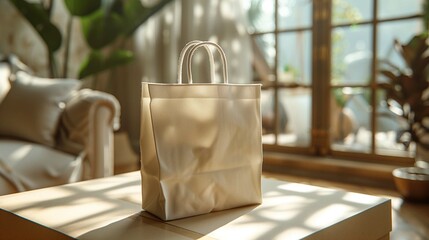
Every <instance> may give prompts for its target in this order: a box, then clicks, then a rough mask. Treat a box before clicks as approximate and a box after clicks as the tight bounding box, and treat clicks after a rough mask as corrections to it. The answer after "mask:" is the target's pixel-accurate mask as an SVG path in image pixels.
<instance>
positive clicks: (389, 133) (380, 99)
mask: <svg viewBox="0 0 429 240" xmlns="http://www.w3.org/2000/svg"><path fill="white" fill-rule="evenodd" d="M400 114H401V110H400V108H397V107H396V106H395V105H392V106H388V104H387V103H386V92H385V90H377V112H376V116H375V119H376V129H377V130H376V132H375V139H376V143H375V146H376V149H377V151H378V152H380V153H382V154H388V155H400V154H401V151H404V150H405V149H406V147H405V145H404V144H402V143H400V141H399V139H400V138H401V136H402V135H401V132H403V131H404V130H406V129H407V128H408V126H407V121H406V120H405V119H404V118H402V117H401V116H400ZM402 137H404V138H405V137H407V135H406V134H405V135H403V136H402ZM402 139H403V138H402ZM402 154H404V153H402Z"/></svg>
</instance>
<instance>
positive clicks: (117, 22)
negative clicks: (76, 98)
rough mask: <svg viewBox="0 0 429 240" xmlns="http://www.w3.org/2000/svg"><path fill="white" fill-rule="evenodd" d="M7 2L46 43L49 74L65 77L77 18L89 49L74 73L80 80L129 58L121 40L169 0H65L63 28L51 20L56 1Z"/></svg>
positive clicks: (123, 62)
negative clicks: (152, 0) (149, 0)
mask: <svg viewBox="0 0 429 240" xmlns="http://www.w3.org/2000/svg"><path fill="white" fill-rule="evenodd" d="M9 1H10V2H11V3H12V4H13V5H14V6H15V7H16V9H17V10H18V11H19V12H20V13H21V15H22V16H23V17H24V18H25V19H26V20H27V21H28V22H29V23H30V24H31V25H32V26H33V28H34V30H35V31H36V32H37V33H38V35H39V36H40V37H41V39H42V40H43V42H44V43H45V45H46V50H47V56H48V63H49V64H48V65H49V72H50V77H54V78H56V77H63V78H64V77H68V71H67V66H68V64H69V63H68V61H69V54H68V52H69V47H70V40H71V35H72V34H73V32H72V31H71V25H72V24H73V22H74V21H73V20H76V19H78V20H80V23H81V26H82V32H83V36H84V38H85V40H86V42H87V45H88V47H89V48H90V52H89V54H88V56H87V57H86V59H85V60H84V61H83V62H82V63H81V65H80V70H79V73H77V74H76V75H77V76H78V77H79V78H80V79H82V78H85V77H88V76H91V75H95V74H98V73H100V72H102V71H105V70H108V69H112V68H114V67H117V66H120V65H123V64H127V63H129V62H130V61H132V59H133V53H132V52H131V51H128V50H126V49H125V48H124V47H123V44H121V42H123V41H124V39H126V38H128V37H129V36H131V35H132V34H133V33H134V32H135V30H137V28H138V27H139V26H140V25H142V24H143V23H144V22H146V20H148V19H149V18H150V17H151V16H152V15H153V14H155V13H157V12H158V11H159V10H160V9H162V8H163V7H164V6H165V5H166V4H167V3H169V2H171V1H172V0H160V1H157V3H156V4H153V5H151V6H146V5H143V4H142V1H140V0H90V1H88V0H64V5H65V7H66V8H67V10H68V12H69V13H70V16H69V18H68V24H67V27H66V28H67V29H65V30H64V31H60V29H59V28H58V27H57V26H56V25H55V24H54V23H53V22H52V21H51V15H52V9H53V5H54V4H58V2H57V1H52V0H45V1H40V2H34V1H26V0H9ZM62 32H63V33H64V34H62ZM62 45H63V46H64V48H65V54H64V55H63V56H58V55H59V54H57V51H58V49H59V48H60V47H61V46H62ZM58 57H64V61H63V62H64V66H62V72H61V73H60V66H57V61H56V58H58Z"/></svg>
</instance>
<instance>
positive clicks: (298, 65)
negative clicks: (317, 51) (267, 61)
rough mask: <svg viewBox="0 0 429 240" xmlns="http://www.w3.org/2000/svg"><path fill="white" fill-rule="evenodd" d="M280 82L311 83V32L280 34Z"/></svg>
mask: <svg viewBox="0 0 429 240" xmlns="http://www.w3.org/2000/svg"><path fill="white" fill-rule="evenodd" d="M277 76H278V80H279V81H280V82H295V83H301V84H310V83H311V31H300V32H292V33H282V34H279V62H278V69H277Z"/></svg>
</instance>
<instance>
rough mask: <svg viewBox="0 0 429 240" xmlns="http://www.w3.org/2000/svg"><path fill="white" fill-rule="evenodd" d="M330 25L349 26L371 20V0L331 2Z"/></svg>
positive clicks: (335, 0) (336, 0) (334, 0)
mask: <svg viewBox="0 0 429 240" xmlns="http://www.w3.org/2000/svg"><path fill="white" fill-rule="evenodd" d="M332 5H333V6H332V11H333V12H332V23H333V24H345V23H347V24H351V23H357V22H360V21H365V20H366V21H368V20H371V19H372V17H371V16H372V1H371V0H333V1H332Z"/></svg>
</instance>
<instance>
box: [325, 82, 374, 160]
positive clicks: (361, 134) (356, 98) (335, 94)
mask: <svg viewBox="0 0 429 240" xmlns="http://www.w3.org/2000/svg"><path fill="white" fill-rule="evenodd" d="M369 93H370V92H369V91H368V89H363V88H351V87H344V88H337V89H334V90H332V92H331V120H330V121H331V130H330V131H331V133H330V135H331V143H332V148H333V149H334V150H338V151H353V152H367V153H368V152H369V151H370V149H371V121H370V117H371V111H372V107H371V105H370V94H369Z"/></svg>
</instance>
